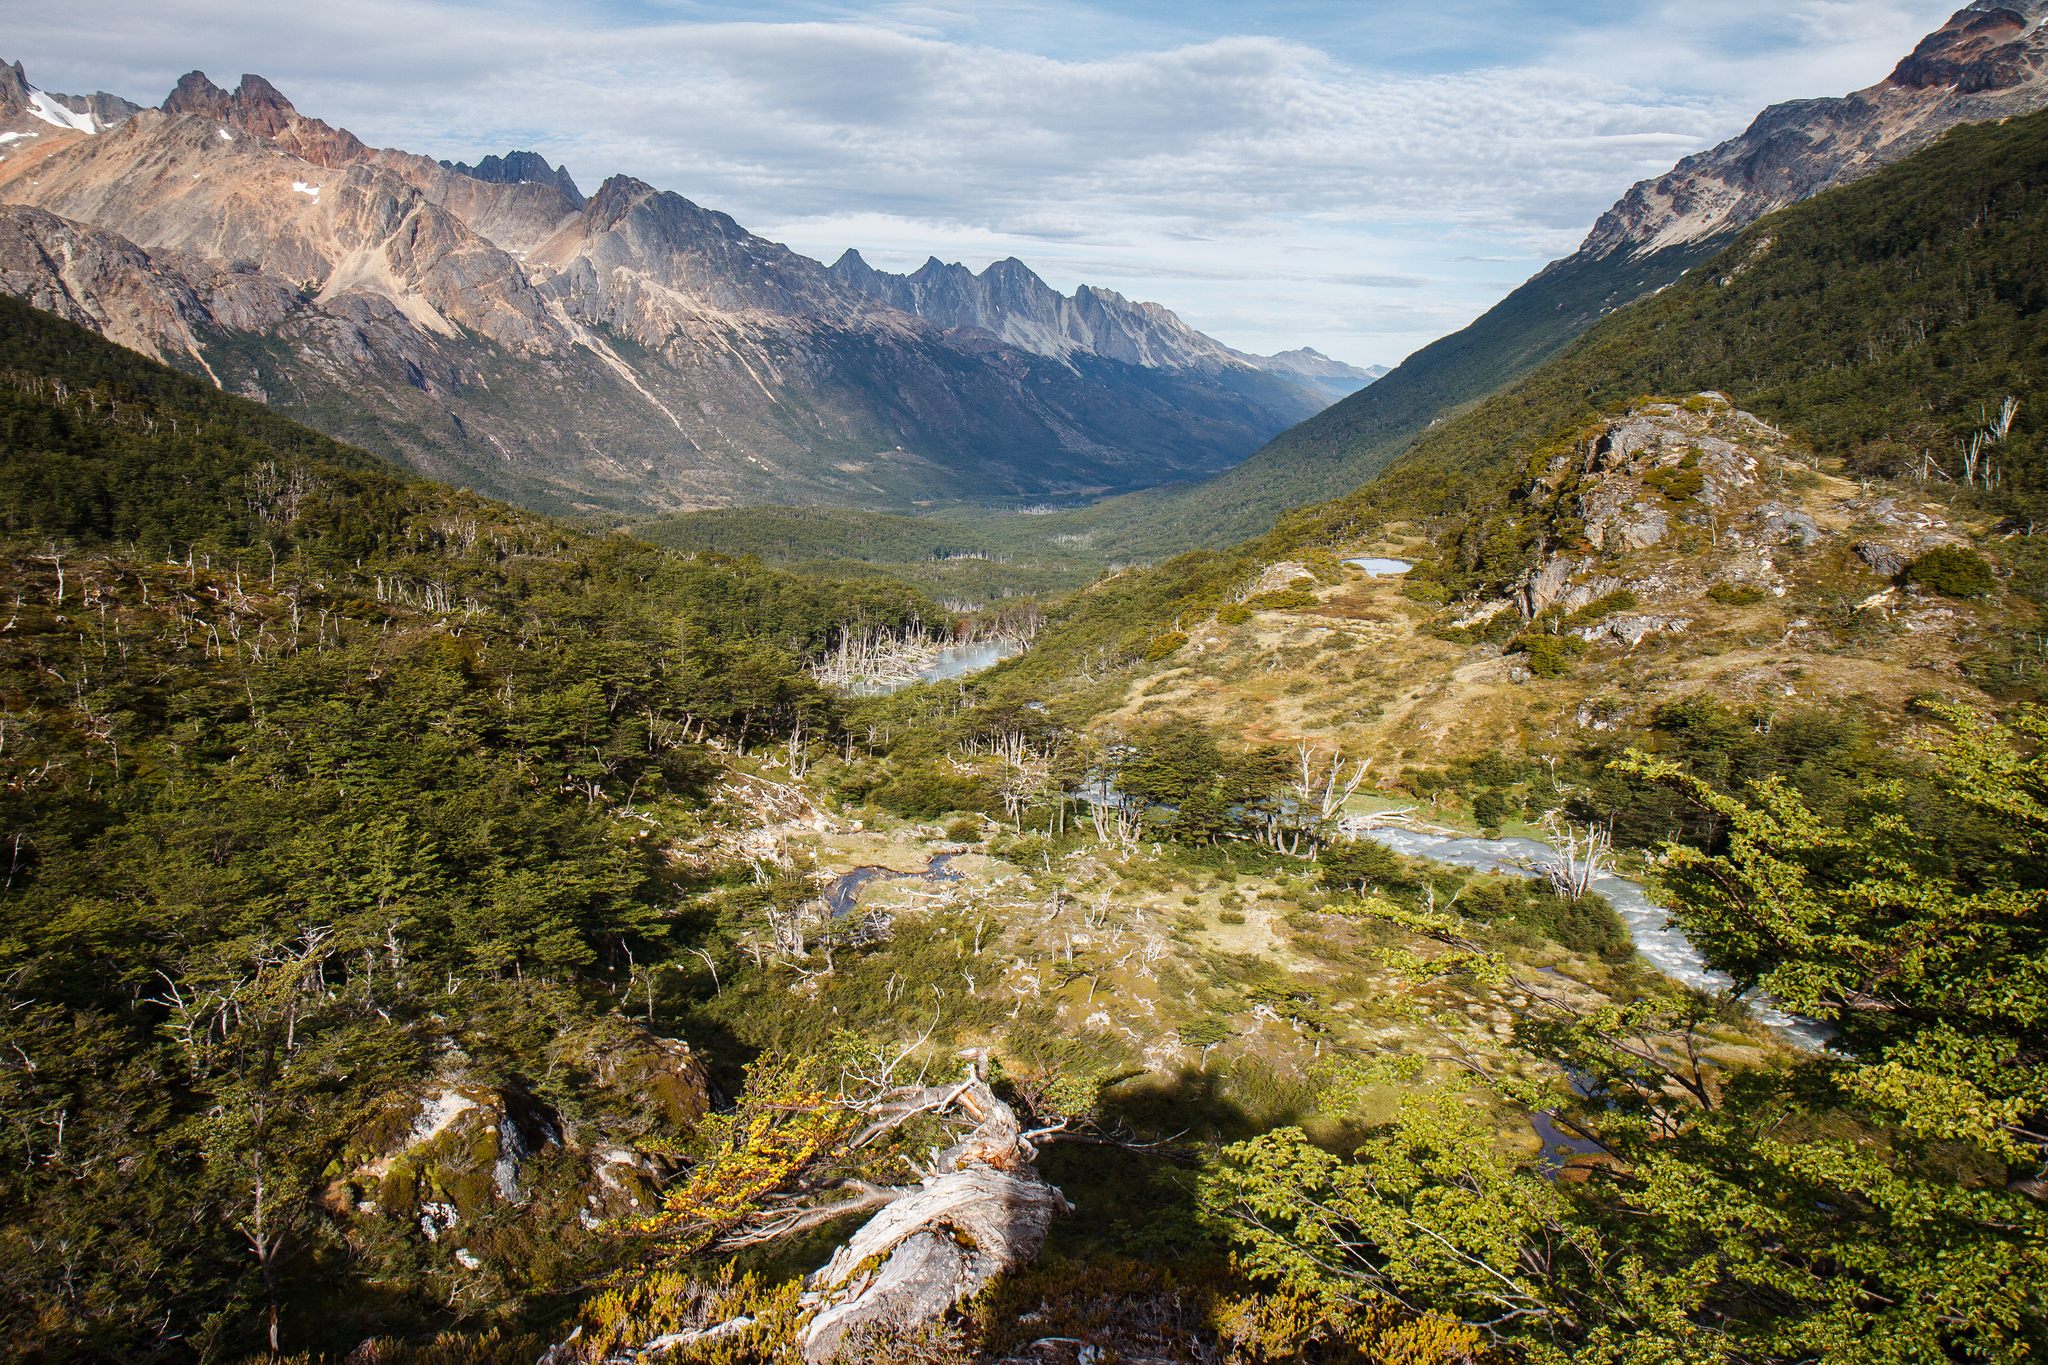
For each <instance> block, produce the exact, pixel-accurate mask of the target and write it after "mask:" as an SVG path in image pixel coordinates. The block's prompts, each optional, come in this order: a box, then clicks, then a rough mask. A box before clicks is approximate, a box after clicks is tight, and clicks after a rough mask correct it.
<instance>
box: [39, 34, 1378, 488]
mask: <svg viewBox="0 0 2048 1365" xmlns="http://www.w3.org/2000/svg"><path fill="white" fill-rule="evenodd" d="M0 143H4V144H5V145H4V148H0V290H4V291H5V292H7V293H10V294H13V295H15V296H17V297H20V298H24V299H26V300H28V301H29V302H31V303H33V304H34V305H36V306H38V307H41V308H45V309H47V310H49V311H52V312H55V313H57V314H58V315H60V316H63V317H65V318H68V319H70V320H72V321H75V322H79V323H82V324H84V325H86V326H89V327H92V328H94V329H95V330H98V331H99V332H101V333H102V334H103V335H105V336H107V337H109V338H111V339H113V340H116V341H119V342H121V343H122V344H124V345H127V346H130V347H132V348H134V349H136V350H140V351H142V352H144V353H145V354H148V355H151V356H153V357H157V358H160V359H164V360H167V361H169V362H170V363H172V364H174V365H177V366H179V367H181V368H184V369H187V370H188V371H191V372H193V373H197V374H202V375H204V376H205V377H207V378H209V379H211V380H212V381H213V382H214V383H216V384H217V385H219V386H221V387H222V388H224V389H227V390H230V391H233V392H236V393H239V394H243V395H246V396H249V397H253V398H257V399H260V400H262V401H264V402H267V403H270V404H271V405H272V406H274V407H276V408H278V409H279V410H281V411H284V412H288V413H290V414H292V415H293V416H296V417H298V418H300V419H302V420H304V421H307V422H308V423H310V424H312V425H314V426H316V427H319V428H320V429H322V430H325V431H327V432H329V433H330V434H334V435H337V436H340V437H344V438H346V439H350V440H353V441H356V442H359V443H361V444H362V445H364V446H366V447H367V448H370V449H373V450H377V451H380V452H382V453H384V454H385V455H387V456H388V457H391V458H394V459H396V460H398V461H400V462H402V463H404V464H406V465H409V466H410V467H412V468H414V469H416V470H419V471H421V472H424V473H427V474H430V475H433V476H435V477H438V478H442V479H446V480H450V481H453V482H457V483H463V484H467V485H469V486H472V487H475V488H479V489H481V490H484V491H487V492H491V493H495V494H499V495H503V496H508V497H512V498H514V499H516V500H520V501H524V502H527V503H529V504H531V505H535V506H540V507H544V508H550V509H555V510H576V511H622V510H623V511H641V512H646V511H659V510H673V509H681V508H689V507H697V506H716V505H721V504H727V503H734V502H778V503H798V502H824V503H838V504H847V505H881V506H906V505H911V504H918V503H925V502H933V501H936V502H947V501H961V500H970V499H971V500H976V501H997V502H1000V501H1002V500H1004V499H1018V500H1023V501H1040V500H1044V499H1047V498H1086V497H1092V496H1096V495H1100V494H1103V493H1106V492H1117V491H1123V490H1127V489H1132V488H1140V487H1147V486H1151V485H1155V484H1158V483H1161V482H1165V481H1172V480H1182V479H1188V478H1194V477H1199V476H1202V475H1205V474H1210V473H1214V472H1216V471H1218V470H1220V469H1223V468H1226V467H1228V466H1229V465H1231V464H1233V463H1235V462H1236V461H1237V460H1239V459H1241V458H1243V457H1244V456H1245V455H1247V454H1249V453H1250V452H1251V451H1252V450H1254V449H1256V448H1257V447H1258V446H1259V445H1260V444H1262V443H1263V442H1264V441H1266V440H1267V439H1269V438H1270V437H1272V436H1273V435H1275V434H1277V433H1278V432H1280V431H1281V430H1283V429H1285V428H1286V427H1288V426H1291V425H1292V424H1294V423H1295V422H1297V421H1299V420H1301V419H1302V418H1304V417H1307V416H1310V415H1312V414H1313V413H1314V412H1316V411H1317V410H1319V409H1320V408H1322V407H1323V406H1325V405H1327V404H1328V403H1329V402H1330V401H1332V400H1333V399H1335V398H1337V397H1340V396H1342V395H1343V394H1344V393H1347V392H1351V391H1354V390H1355V389H1357V388H1358V387H1361V386H1363V385H1364V384H1366V383H1368V382H1370V380H1371V378H1372V375H1371V374H1369V373H1367V372H1363V371H1357V370H1353V369H1351V368H1350V367H1347V366H1342V365H1339V364H1337V363H1336V362H1333V361H1329V360H1328V359H1327V358H1325V357H1322V356H1320V355H1317V354H1315V353H1313V352H1305V351H1304V352H1290V353H1288V354H1286V355H1283V356H1278V357H1271V358H1261V357H1252V356H1247V355H1244V354H1241V353H1239V352H1236V351H1233V350H1231V349H1230V348H1228V347H1225V346H1223V345H1222V344H1221V343H1218V342H1216V341H1214V340H1212V339H1211V338H1208V337H1205V336H1203V335H1201V334H1200V333H1198V332H1196V331H1194V330H1193V329H1192V328H1190V327H1188V326H1187V325H1186V324H1185V323H1183V322H1182V321H1181V320H1180V319H1179V318H1177V317H1175V316H1174V315H1173V314H1172V313H1171V312H1170V311H1168V310H1166V309H1164V308H1161V307H1158V306H1156V305H1150V304H1137V303H1132V302H1129V301H1127V300H1125V299H1123V298H1121V297H1120V296H1118V295H1115V294H1113V293H1110V292H1108V291H1104V290H1093V289H1088V288H1085V287H1084V288H1083V289H1081V290H1079V291H1077V292H1076V294H1075V295H1073V296H1072V297H1071V298H1063V297H1062V296H1060V295H1058V294H1057V293H1056V292H1055V291H1053V290H1052V289H1051V288H1050V287H1049V286H1047V285H1045V284H1044V282H1043V281H1041V280H1039V279H1038V277H1037V276H1036V275H1034V274H1032V273H1031V272H1030V271H1029V270H1028V269H1027V268H1025V267H1024V266H1022V265H1021V263H1018V262H1014V261H1010V262H1002V263H999V264H998V265H996V266H993V267H991V268H990V269H989V270H987V271H985V272H983V274H982V275H981V276H973V275H971V274H969V273H968V272H967V271H965V270H964V269H962V268H960V267H927V270H926V271H922V272H919V275H917V276H911V277H908V279H907V280H903V281H900V282H899V284H891V283H889V281H891V280H895V279H896V278H897V277H885V276H882V275H880V274H879V273H877V272H867V271H865V268H864V266H860V265H858V264H857V263H858V261H859V258H858V257H857V256H849V257H848V258H847V259H846V260H843V261H841V262H840V264H839V266H837V267H834V268H831V269H827V268H826V267H825V266H824V265H822V264H820V263H819V262H816V261H813V260H811V259H809V258H807V257H804V256H802V255H799V254H798V253H796V252H793V251H790V250H789V249H787V248H785V247H782V246H780V245H777V244H776V243H773V242H769V241H766V240H764V239H762V238H760V237H757V236H754V235H753V234H751V233H749V232H747V231H746V230H745V229H743V228H742V227H740V225H739V224H738V223H736V222H734V221H733V220H732V219H731V218H730V217H728V216H726V215H724V214H721V213H717V212H713V211H711V210H708V209H705V208H703V207H700V206H699V205H697V204H695V203H692V202H691V201H689V200H687V199H685V198H683V197H682V196H680V195H677V194H673V193H668V192H664V191H660V190H657V189H655V188H654V187H653V186H651V185H648V184H645V183H643V182H641V181H638V180H634V179H632V178H630V177H626V176H614V177H612V178H611V179H608V180H606V181H605V182H604V183H603V184H602V185H601V186H600V187H599V188H598V190H597V192H596V193H595V194H593V195H591V196H589V197H588V198H586V197H585V196H584V195H583V193H582V192H581V191H580V190H579V189H578V188H577V186H576V183H575V181H574V180H573V179H572V178H571V177H570V176H569V175H568V173H567V171H566V170H564V169H561V168H558V167H555V166H553V165H551V164H549V163H548V162H547V161H546V160H545V159H544V158H542V157H540V156H539V155H537V154H535V153H532V152H513V153H511V154H510V155H506V156H489V157H485V158H483V159H482V160H481V161H480V162H479V163H478V164H477V165H475V166H470V165H465V164H451V163H446V162H437V161H434V160H431V159H428V158H426V157H422V156H416V155H413V154H411V153H408V152H403V151H396V150H388V149H385V150H379V149H374V148H371V147H369V146H367V145H366V144H364V143H363V142H362V141H361V140H360V139H358V138H356V137H355V136H354V135H353V134H351V133H349V132H348V131H346V130H344V129H340V128H336V127H333V126H331V125H329V124H327V123H325V122H323V121H322V120H319V119H317V118H311V117H308V116H306V115H304V114H301V113H300V112H299V111H298V110H297V109H296V108H295V107H294V106H293V104H292V103H291V101H289V100H288V99H286V98H285V96H284V95H283V94H282V93H280V92H279V91H278V90H277V89H276V88H275V87H274V86H272V85H271V84H270V83H269V82H268V81H265V80H264V79H262V78H261V77H259V76H245V77H243V79H242V81H241V82H240V84H239V85H238V86H237V87H236V88H234V89H233V90H225V89H222V88H221V87H219V86H217V85H215V84H214V83H213V82H212V81H210V80H208V79H207V78H206V77H205V76H204V75H203V74H201V73H197V72H194V73H192V74H191V75H188V76H186V77H185V78H184V79H183V80H181V81H180V82H179V83H178V85H177V88H176V89H175V90H173V91H172V92H171V94H170V96H169V97H168V98H167V99H166V100H165V101H164V102H163V104H162V105H161V107H159V108H156V109H143V108H140V107H138V106H136V105H134V104H132V103H130V102H128V101H125V100H121V99H119V98H117V97H115V96H111V95H105V94H99V95H94V96H91V97H74V96H65V95H54V94H50V93H48V92H45V91H42V90H39V89H37V88H36V87H34V86H33V85H32V84H30V82H29V80H28V78H27V75H26V73H25V72H24V71H23V70H22V69H21V67H20V66H19V64H16V65H14V66H12V67H8V68H5V75H4V77H0ZM939 275H943V276H944V277H945V280H946V282H947V285H948V287H946V288H937V287H935V288H930V289H923V288H920V287H918V285H917V284H915V283H913V282H916V281H920V280H922V281H923V282H924V283H925V284H932V283H933V277H934V276H939ZM870 277H871V278H870ZM962 281H964V282H965V283H964V284H963V283H962Z"/></svg>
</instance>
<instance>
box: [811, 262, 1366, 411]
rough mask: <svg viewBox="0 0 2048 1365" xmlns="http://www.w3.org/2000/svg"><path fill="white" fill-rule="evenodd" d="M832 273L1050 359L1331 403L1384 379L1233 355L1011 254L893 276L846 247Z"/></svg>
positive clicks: (1298, 360)
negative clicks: (1282, 385)
mask: <svg viewBox="0 0 2048 1365" xmlns="http://www.w3.org/2000/svg"><path fill="white" fill-rule="evenodd" d="M832 273H833V275H834V276H836V277H837V278H838V279H840V280H841V281H843V282H844V283H846V284H847V285H849V286H851V287H853V288H855V289H858V290H860V291H861V292H863V293H865V294H867V295H868V296H869V297H871V298H876V299H880V300H881V301H882V302H884V303H886V304H888V305H889V306H890V307H892V308H897V309H901V310H902V311H903V312H906V313H914V314H916V315H917V316H918V317H921V318H924V319H926V320H928V321H931V322H936V323H938V324H939V325H940V326H942V327H961V328H973V329H975V330H978V331H983V332H987V333H989V334H990V335H991V336H995V337H998V338H1000V339H1001V340H1003V341H1005V342H1007V343H1008V344H1010V345H1012V346H1015V347H1017V348H1018V349H1019V350H1025V351H1031V352H1033V353H1035V354H1037V355H1042V356H1049V357H1051V358H1053V359H1055V360H1064V359H1066V358H1067V357H1069V356H1071V355H1074V354H1076V353H1077V352H1078V353H1082V354H1086V355H1092V356H1098V357H1101V358H1102V359H1105V360H1115V361H1119V362H1121V363H1123V364H1126V365H1140V366H1143V367H1145V368H1147V369H1163V370H1196V371H1203V372H1207V373H1211V374H1220V373H1229V372H1231V371H1233V370H1238V369H1242V368H1250V369H1253V370H1258V371H1261V372H1264V373H1267V374H1275V375H1279V376H1282V377H1283V378H1287V379H1290V380H1293V381H1294V382H1297V383H1300V384H1303V385H1305V386H1306V387H1308V388H1311V389H1314V390H1317V391H1318V392H1322V393H1324V394H1327V395H1328V397H1329V399H1330V401H1332V402H1334V401H1336V400H1337V399H1339V398H1343V397H1346V396H1347V395H1350V394H1353V393H1356V392H1358V390H1360V389H1362V388H1364V387H1365V386H1366V385H1367V384H1370V383H1371V382H1372V381H1373V380H1374V379H1376V378H1378V377H1379V375H1382V374H1385V373H1386V370H1385V369H1380V370H1377V371H1368V370H1361V369H1358V368H1356V367H1354V366H1351V365H1346V364H1343V363H1342V362H1340V361H1335V360H1331V359H1330V358H1329V357H1328V356H1325V355H1323V354H1321V353H1320V352H1317V351H1313V350H1309V349H1307V348H1303V349H1301V350H1298V351H1288V352H1286V353H1285V354H1283V355H1277V356H1258V355H1249V354H1247V353H1245V352H1243V351H1238V350H1233V349H1231V348H1230V347H1228V346H1225V345H1224V344H1223V343H1222V342H1220V341H1217V340H1216V339H1215V338H1213V337H1208V336H1204V335H1203V334H1202V333H1200V332H1198V331H1196V330H1195V329H1194V328H1192V327H1190V326H1188V325H1187V323H1185V322H1183V321H1181V319H1180V318H1179V317H1178V316H1176V315H1175V314H1174V313H1173V311H1172V310H1170V309H1167V308H1164V307H1161V306H1160V305H1159V304H1156V303H1136V302H1133V301H1132V300H1130V299H1127V298H1125V297H1124V296H1123V295H1121V294H1119V293H1117V292H1115V291H1114V290H1110V289H1098V288H1096V287H1095V286H1093V285H1086V284H1084V285H1082V286H1081V287H1080V288H1078V289H1076V290H1075V291H1074V292H1073V293H1072V294H1071V295H1066V294H1061V293H1060V292H1059V291H1058V290H1056V289H1054V288H1053V287H1052V286H1051V285H1049V284H1047V283H1046V282H1045V281H1044V280H1042V279H1040V278H1039V277H1038V275H1037V274H1035V273H1034V272H1033V271H1032V269H1031V268H1030V267H1029V266H1027V265H1025V264H1024V262H1022V261H1020V260H1018V259H1017V258H1016V257H1014V256H1012V257H1010V258H1008V259H1006V260H1001V261H997V262H996V263H995V264H993V265H991V266H989V267H988V268H987V269H986V270H983V271H982V272H981V273H980V274H979V275H977V274H975V273H974V272H973V271H971V270H969V269H967V268H966V267H965V266H963V265H948V264H946V263H945V262H943V261H941V260H939V258H938V257H936V256H934V257H932V258H931V259H930V260H928V261H926V262H925V263H924V265H922V266H921V267H919V268H918V269H917V271H916V272H914V273H913V274H909V275H892V274H890V273H888V272H887V271H882V270H876V269H875V268H874V267H873V266H871V265H869V264H868V263H867V261H866V260H864V259H863V258H862V256H861V254H860V252H858V251H852V250H849V251H848V252H846V254H845V255H843V256H841V257H840V258H839V259H838V261H836V262H834V263H833V266H832Z"/></svg>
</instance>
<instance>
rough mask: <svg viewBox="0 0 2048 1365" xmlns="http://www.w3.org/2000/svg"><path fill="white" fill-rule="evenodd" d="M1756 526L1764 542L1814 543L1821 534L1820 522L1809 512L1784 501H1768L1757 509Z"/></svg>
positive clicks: (1779, 543) (1785, 543)
mask: <svg viewBox="0 0 2048 1365" xmlns="http://www.w3.org/2000/svg"><path fill="white" fill-rule="evenodd" d="M1756 528H1757V531H1758V533H1759V534H1760V536H1761V537H1762V539H1763V541H1764V543H1766V544H1772V545H1788V544H1789V545H1798V546H1802V547H1803V546H1807V545H1812V544H1813V543H1814V542H1816V541H1818V540H1819V539H1820V536H1821V531H1820V523H1819V522H1817V521H1815V520H1814V519H1813V518H1812V516H1810V515H1809V514H1807V513H1805V512H1802V511H1800V510H1799V509H1798V508H1796V507H1787V506H1785V505H1784V504H1783V503H1776V502H1767V503H1765V504H1764V505H1763V506H1762V507H1759V508H1757V510H1756Z"/></svg>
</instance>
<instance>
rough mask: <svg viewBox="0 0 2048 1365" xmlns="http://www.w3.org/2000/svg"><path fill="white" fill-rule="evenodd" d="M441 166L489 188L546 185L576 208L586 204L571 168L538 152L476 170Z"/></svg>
mask: <svg viewBox="0 0 2048 1365" xmlns="http://www.w3.org/2000/svg"><path fill="white" fill-rule="evenodd" d="M441 164H442V165H443V166H445V167H446V168H447V169H449V170H451V171H454V172H455V173H456V174H457V175H466V176H468V177H469V178H470V179H471V180H481V181H483V182H484V183H485V184H488V185H547V186H551V187H552V188H554V189H557V190H560V191H561V193H562V197H563V198H565V199H567V200H568V201H569V202H570V203H571V204H572V205H574V206H575V207H576V208H579V209H580V208H582V207H583V205H584V202H585V201H584V198H583V192H582V191H581V190H579V189H577V188H576V181H575V179H574V178H573V177H572V176H570V174H569V168H568V167H567V166H552V165H549V164H548V159H547V158H546V157H544V156H542V155H541V154H540V153H539V152H507V153H505V155H503V156H497V155H492V156H487V157H485V158H484V159H483V160H481V161H479V162H477V163H476V165H474V166H471V165H468V164H466V163H464V162H459V161H443V162H442V163H441Z"/></svg>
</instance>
